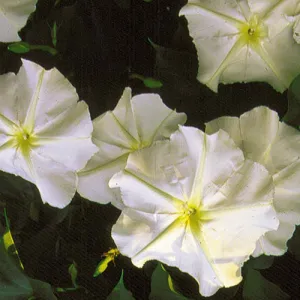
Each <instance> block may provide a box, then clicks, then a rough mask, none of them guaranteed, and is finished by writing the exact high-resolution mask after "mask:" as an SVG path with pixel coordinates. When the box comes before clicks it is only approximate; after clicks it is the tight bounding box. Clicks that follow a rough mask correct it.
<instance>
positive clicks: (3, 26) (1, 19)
mask: <svg viewBox="0 0 300 300" xmlns="http://www.w3.org/2000/svg"><path fill="white" fill-rule="evenodd" d="M36 3H37V0H18V1H13V0H1V3H0V41H1V42H4V43H7V42H15V41H20V40H21V39H20V37H19V35H18V31H20V29H21V28H23V27H24V26H25V24H26V22H27V19H28V17H29V15H30V14H31V13H32V12H33V11H34V10H35V5H36Z"/></svg>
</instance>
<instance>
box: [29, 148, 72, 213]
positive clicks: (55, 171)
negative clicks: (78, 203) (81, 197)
mask: <svg viewBox="0 0 300 300" xmlns="http://www.w3.org/2000/svg"><path fill="white" fill-rule="evenodd" d="M30 161H31V170H32V173H33V174H34V179H35V184H36V186H37V188H38V190H39V192H40V194H41V198H42V201H43V202H44V203H49V204H50V205H51V206H55V207H58V208H64V207H65V206H67V205H68V204H69V203H70V202H71V200H72V198H73V196H74V195H75V192H76V186H77V175H76V172H75V171H74V170H72V169H68V168H67V167H66V166H65V165H63V164H60V163H59V162H57V161H55V160H52V159H49V158H46V157H43V156H41V155H39V154H38V153H37V152H35V151H31V154H30Z"/></svg>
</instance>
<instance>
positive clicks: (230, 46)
mask: <svg viewBox="0 0 300 300" xmlns="http://www.w3.org/2000/svg"><path fill="white" fill-rule="evenodd" d="M248 4H249V5H248ZM299 13H300V5H299V0H290V1H281V0H280V1H279V0H276V1H275V0H262V1H253V0H249V1H246V0H241V1H225V0H223V1H222V0H220V1H207V0H189V1H188V3H187V4H186V5H185V6H184V7H183V8H182V9H181V11H180V13H179V14H180V15H184V16H185V17H186V19H187V21H188V28H189V32H190V35H191V37H192V38H193V42H194V44H195V46H196V50H197V54H198V64H199V68H198V75H197V79H198V80H199V81H200V82H201V83H203V84H205V85H207V86H208V87H209V88H210V89H212V90H213V91H215V92H217V91H218V84H219V83H224V84H228V83H234V82H255V81H264V82H267V83H269V84H270V85H272V86H273V88H274V89H275V90H277V91H279V92H283V91H284V90H285V89H287V88H288V87H289V85H290V84H291V82H292V80H293V79H294V78H295V77H296V76H297V75H298V73H299V72H300V45H299V44H298V43H296V42H295V38H294V37H293V33H294V31H295V29H294V26H295V24H296V20H297V15H299ZM254 20H257V21H258V22H257V23H256V21H254ZM253 21H254V23H253ZM253 24H256V25H253ZM253 26H254V27H253ZM256 26H257V27H256ZM250 28H251V30H252V29H253V31H252V32H253V33H249V30H250ZM253 34H254V35H253Z"/></svg>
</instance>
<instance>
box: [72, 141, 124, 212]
mask: <svg viewBox="0 0 300 300" xmlns="http://www.w3.org/2000/svg"><path fill="white" fill-rule="evenodd" d="M103 144H104V143H103ZM100 149H101V150H100V151H101V152H98V153H96V154H95V155H94V156H93V157H92V158H91V159H90V161H89V162H88V164H87V165H86V168H85V170H86V171H81V172H79V173H78V177H79V180H78V187H77V191H78V193H79V194H80V195H81V196H82V197H84V198H87V199H89V200H92V201H96V200H98V199H99V200H98V201H96V202H100V203H102V204H106V203H109V202H111V203H112V204H113V205H114V206H115V207H117V208H118V209H122V208H123V207H124V205H123V202H122V200H121V198H120V192H119V191H118V190H117V189H110V188H109V186H108V182H109V180H110V179H111V177H112V176H113V174H115V173H117V172H119V171H120V170H122V169H124V168H125V166H126V161H127V158H128V154H127V153H125V154H123V155H122V152H123V151H122V149H120V148H118V147H116V146H113V145H110V144H105V145H102V147H101V148H100ZM112 154H117V155H115V156H116V158H115V159H114V158H113V157H112ZM105 159H106V162H105V161H103V160H105ZM89 170H91V171H89ZM99 178H101V179H99ZM94 199H95V200H94Z"/></svg>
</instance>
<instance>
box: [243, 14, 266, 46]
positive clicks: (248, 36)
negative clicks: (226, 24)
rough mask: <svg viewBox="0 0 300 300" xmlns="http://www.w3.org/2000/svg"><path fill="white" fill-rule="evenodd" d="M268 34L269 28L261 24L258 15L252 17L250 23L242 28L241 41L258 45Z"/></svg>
mask: <svg viewBox="0 0 300 300" xmlns="http://www.w3.org/2000/svg"><path fill="white" fill-rule="evenodd" d="M267 34H268V32H267V27H266V26H265V25H264V24H262V23H261V21H260V20H259V18H258V16H257V15H253V16H251V18H250V19H249V22H248V23H244V24H243V25H241V27H240V35H241V39H242V41H243V42H244V43H245V44H251V45H252V46H253V45H255V44H258V43H259V42H260V40H261V38H264V37H266V36H267Z"/></svg>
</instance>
